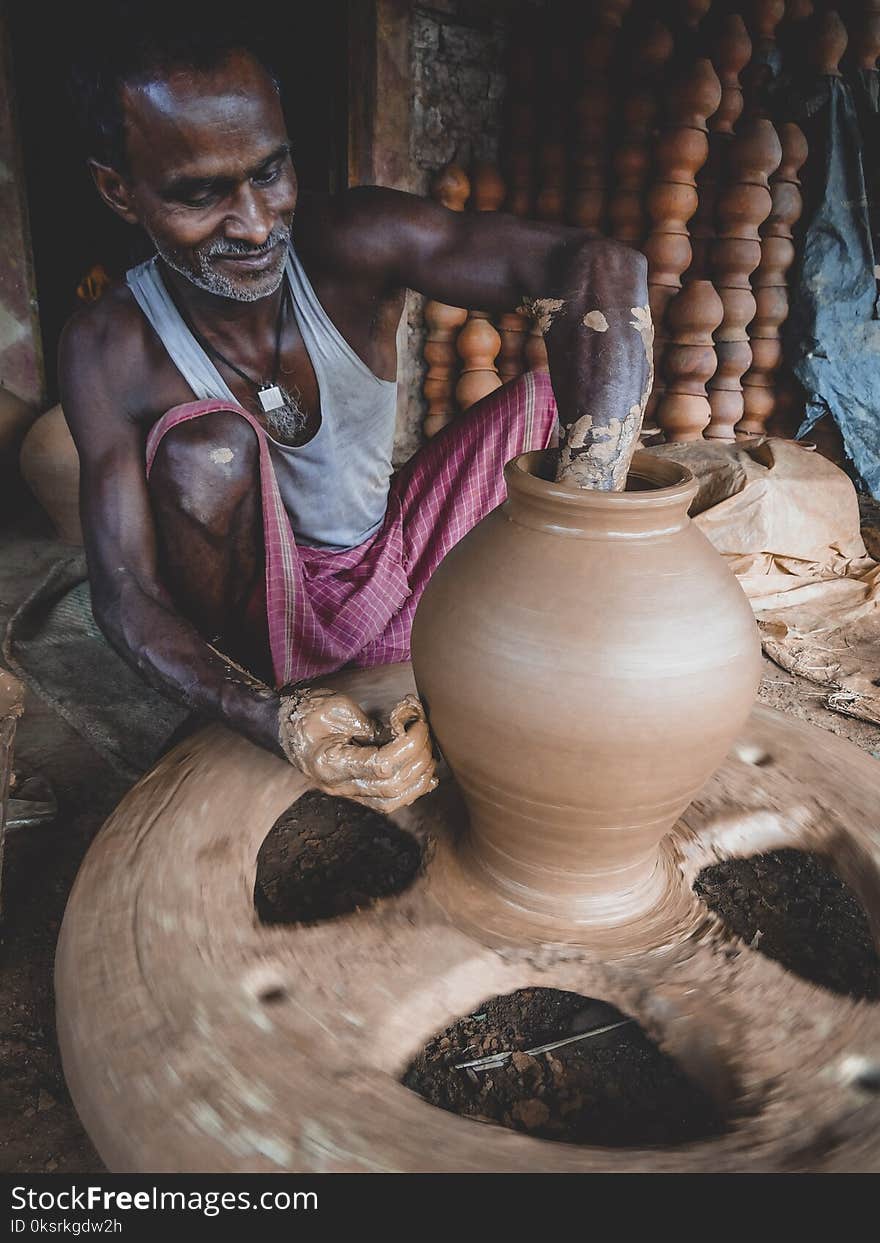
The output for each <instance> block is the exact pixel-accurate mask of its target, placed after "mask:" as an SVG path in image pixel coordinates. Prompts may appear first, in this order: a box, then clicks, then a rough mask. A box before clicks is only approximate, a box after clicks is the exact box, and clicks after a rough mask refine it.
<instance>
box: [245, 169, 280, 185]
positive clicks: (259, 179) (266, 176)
mask: <svg viewBox="0 0 880 1243" xmlns="http://www.w3.org/2000/svg"><path fill="white" fill-rule="evenodd" d="M280 176H281V165H280V164H275V165H274V166H273V167H272V168H270V169H267V170H266V172H263V173H258V174H257V175H256V177H254V178H252V180H253V183H254V185H255V186H270V185H271V184H272V182H273V181H277V180H278V178H279V177H280Z"/></svg>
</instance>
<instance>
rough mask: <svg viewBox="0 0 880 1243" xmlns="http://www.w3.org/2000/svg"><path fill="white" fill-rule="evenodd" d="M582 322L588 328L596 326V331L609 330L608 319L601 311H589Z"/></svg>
mask: <svg viewBox="0 0 880 1243" xmlns="http://www.w3.org/2000/svg"><path fill="white" fill-rule="evenodd" d="M581 323H583V325H584V326H585V327H586V328H594V329H595V330H596V332H607V331H608V320H607V319H606V318H605V316H604V315H603V314H602V312H601V311H587V313H586V315H585V316H584V318H583V319H582V321H581Z"/></svg>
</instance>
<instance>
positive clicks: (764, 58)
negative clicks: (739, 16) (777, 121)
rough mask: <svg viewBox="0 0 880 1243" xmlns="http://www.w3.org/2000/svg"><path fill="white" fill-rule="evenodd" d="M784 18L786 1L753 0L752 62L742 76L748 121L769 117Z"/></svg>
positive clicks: (750, 16) (751, 7)
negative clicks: (778, 32)
mask: <svg viewBox="0 0 880 1243" xmlns="http://www.w3.org/2000/svg"><path fill="white" fill-rule="evenodd" d="M784 16H785V0H752V3H751V4H750V5H749V13H748V17H749V26H750V29H751V33H752V58H751V60H750V62H749V64H748V66H747V67H746V69H745V71H744V73H743V90H744V92H745V102H746V108H745V115H746V117H747V118H748V119H749V120H752V119H754V118H755V117H761V116H766V111H765V107H766V102H767V101H766V94H767V88H768V86H769V84H770V83H771V82H772V80H773V77H774V76H775V64H776V61H777V48H776V29H777V27H778V26H779V23H780V22H781V21H782V19H783V17H784Z"/></svg>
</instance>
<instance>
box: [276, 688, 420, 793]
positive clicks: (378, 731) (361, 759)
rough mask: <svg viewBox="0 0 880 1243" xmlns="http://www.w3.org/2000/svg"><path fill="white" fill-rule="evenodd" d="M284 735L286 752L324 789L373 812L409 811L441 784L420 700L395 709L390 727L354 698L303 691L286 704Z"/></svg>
mask: <svg viewBox="0 0 880 1243" xmlns="http://www.w3.org/2000/svg"><path fill="white" fill-rule="evenodd" d="M279 734H280V739H281V745H282V747H283V748H284V754H285V755H286V756H287V758H288V759H289V760H290V762H291V763H292V764H295V765H296V767H297V768H299V769H300V771H301V772H303V773H305V775H306V776H307V777H310V778H311V779H312V780H313V781H314V783H315V786H316V787H317V788H318V789H319V790H323V791H324V792H325V794H335V795H338V796H339V797H340V798H350V799H354V800H355V802H358V803H363V804H364V806H365V807H371V808H373V810H374V811H382V812H391V811H396V810H397V809H398V808H399V807H406V806H408V805H409V804H410V803H414V802H415V801H416V799H417V798H421V796H422V795H423V794H427V793H428V792H429V791H430V790H433V789H434V788H435V787H436V785H437V776H436V773H435V771H434V756H433V753H432V750H431V737H430V733H429V731H428V723H427V721H426V720H425V711H424V708H423V707H422V705H421V703H420V702H419V700H418V699H417V698H416V696H415V695H406V696H405V697H404V698H403V699H402V700H401V701H400V703H398V704H397V705H396V707H394V708H393V709H392V711H391V716H390V718H389V724H388V728H387V729H383V727H382V726H380V725H378V724H377V723H376V722H374V721H371V720H370V718H369V717H368V716H366V715H365V713H363V712H362V711H361V709H360V708H359V707H358V706H357V704H356V703H355V702H354V700H353V699H350V698H349V697H348V695H341V694H337V693H336V692H334V691H330V690H322V689H320V688H319V687H315V688H308V689H305V690H301V691H296V692H294V693H293V694H292V695H286V696H284V697H283V698H282V700H281V712H280V715H279Z"/></svg>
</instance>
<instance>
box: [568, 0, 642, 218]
mask: <svg viewBox="0 0 880 1243" xmlns="http://www.w3.org/2000/svg"><path fill="white" fill-rule="evenodd" d="M627 7H628V6H627V5H610V4H608V5H599V6H598V11H597V12H596V14H595V18H594V21H593V22H592V23H591V25H590V28H589V29H588V31H587V33H586V37H585V38H584V40H583V44H582V48H581V75H580V91H579V94H578V96H577V99H576V100H575V105H574V116H575V123H574V153H573V156H572V165H571V194H570V197H569V202H568V211H567V220H568V223H569V224H573V225H576V226H577V227H578V228H580V229H584V230H586V231H587V232H589V233H592V234H599V233H601V232H602V229H603V225H604V221H605V214H606V204H607V197H608V185H607V181H608V132H609V121H610V113H611V82H610V72H611V63H612V57H613V55H614V50H615V46H616V44H617V38H618V34H619V31H620V24H621V22H622V20H623V14H624V11H625V9H626V8H627Z"/></svg>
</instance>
